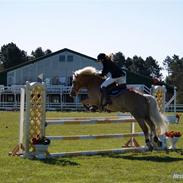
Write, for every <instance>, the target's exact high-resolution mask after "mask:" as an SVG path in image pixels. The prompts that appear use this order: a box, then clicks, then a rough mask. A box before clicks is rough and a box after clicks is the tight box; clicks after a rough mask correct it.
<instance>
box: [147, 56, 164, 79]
mask: <svg viewBox="0 0 183 183" xmlns="http://www.w3.org/2000/svg"><path fill="white" fill-rule="evenodd" d="M145 68H146V70H147V72H148V73H149V75H150V76H151V77H153V78H158V79H161V77H162V74H161V73H160V71H161V70H162V68H161V67H160V66H159V65H158V62H157V61H156V60H155V59H153V57H151V56H149V57H147V58H146V60H145Z"/></svg>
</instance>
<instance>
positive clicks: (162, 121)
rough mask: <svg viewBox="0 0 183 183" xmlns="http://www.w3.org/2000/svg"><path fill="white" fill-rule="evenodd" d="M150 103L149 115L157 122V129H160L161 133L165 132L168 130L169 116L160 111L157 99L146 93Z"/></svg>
mask: <svg viewBox="0 0 183 183" xmlns="http://www.w3.org/2000/svg"><path fill="white" fill-rule="evenodd" d="M145 97H146V98H147V99H148V103H149V117H150V119H151V121H152V122H153V123H154V124H155V126H156V130H157V131H160V135H161V134H164V133H165V132H166V131H167V130H168V120H167V118H166V117H165V116H164V115H163V114H162V113H161V112H159V107H158V104H157V102H156V99H155V98H154V97H153V96H152V95H145Z"/></svg>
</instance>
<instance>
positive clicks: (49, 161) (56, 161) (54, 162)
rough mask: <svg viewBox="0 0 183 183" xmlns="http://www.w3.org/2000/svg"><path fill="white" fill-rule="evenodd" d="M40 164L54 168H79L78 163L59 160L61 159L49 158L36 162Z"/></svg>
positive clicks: (69, 160)
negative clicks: (53, 166) (54, 166)
mask: <svg viewBox="0 0 183 183" xmlns="http://www.w3.org/2000/svg"><path fill="white" fill-rule="evenodd" d="M38 161H41V162H42V163H45V164H49V165H56V166H79V165H80V164H79V163H76V162H74V161H72V160H71V159H63V158H62V159H61V158H50V159H45V160H38Z"/></svg>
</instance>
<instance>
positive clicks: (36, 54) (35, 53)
mask: <svg viewBox="0 0 183 183" xmlns="http://www.w3.org/2000/svg"><path fill="white" fill-rule="evenodd" d="M31 55H32V56H33V58H34V59H35V58H39V57H42V56H45V53H44V51H43V50H42V48H41V47H38V48H37V49H36V50H35V51H32V52H31Z"/></svg>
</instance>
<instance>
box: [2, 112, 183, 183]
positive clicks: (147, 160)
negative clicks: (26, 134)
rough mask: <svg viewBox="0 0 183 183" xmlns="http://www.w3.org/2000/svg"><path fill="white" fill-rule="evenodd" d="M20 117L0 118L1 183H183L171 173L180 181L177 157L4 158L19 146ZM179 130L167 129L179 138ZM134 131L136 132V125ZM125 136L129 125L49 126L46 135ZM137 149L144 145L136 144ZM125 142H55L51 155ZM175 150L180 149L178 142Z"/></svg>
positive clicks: (181, 165)
mask: <svg viewBox="0 0 183 183" xmlns="http://www.w3.org/2000/svg"><path fill="white" fill-rule="evenodd" d="M106 115H107V116H111V114H108V113H102V114H99V113H94V114H93V113H82V112H80V113H74V112H73V113H61V112H60V113H59V112H50V113H48V114H47V117H49V118H58V117H80V116H82V117H84V116H86V117H89V116H90V117H92V116H94V117H96V116H106ZM18 123H19V113H18V112H0V182H2V183H44V182H45V183H71V182H74V183H88V182H89V183H103V182H104V183H110V182H112V183H118V182H122V183H123V182H135V183H136V182H139V183H141V182H148V183H151V182H153V183H154V182H183V179H173V175H174V173H176V174H179V175H182V176H183V155H181V152H180V151H179V152H169V153H167V152H155V151H154V152H146V153H126V154H120V155H114V154H113V155H105V156H89V157H88V156H87V157H85V156H82V157H72V158H58V159H52V160H45V161H39V160H29V159H22V158H19V157H10V156H8V152H9V151H10V150H12V149H13V147H14V146H15V145H16V144H17V142H18ZM182 126H183V117H182V119H181V122H180V124H178V125H177V124H172V125H170V129H171V130H176V131H180V132H182V133H183V128H182ZM136 129H137V131H140V129H139V127H138V126H137V125H136ZM123 132H126V133H128V132H129V124H108V125H84V126H79V125H78V126H49V127H48V129H47V135H79V134H105V133H123ZM137 139H138V141H139V142H140V144H143V142H144V139H143V138H142V137H141V138H137ZM127 140H128V139H105V140H102V139H101V140H86V141H84V140H83V141H60V142H59V141H55V142H53V141H52V143H51V145H50V147H49V150H50V152H63V151H77V150H92V149H110V148H120V147H121V145H123V144H124V142H126V141H127ZM177 146H178V148H182V147H183V138H180V140H179V142H178V144H177Z"/></svg>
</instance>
